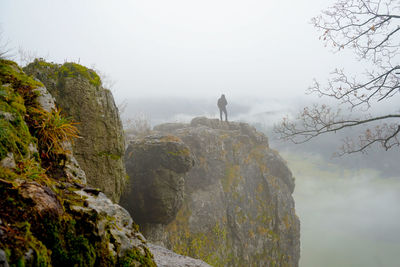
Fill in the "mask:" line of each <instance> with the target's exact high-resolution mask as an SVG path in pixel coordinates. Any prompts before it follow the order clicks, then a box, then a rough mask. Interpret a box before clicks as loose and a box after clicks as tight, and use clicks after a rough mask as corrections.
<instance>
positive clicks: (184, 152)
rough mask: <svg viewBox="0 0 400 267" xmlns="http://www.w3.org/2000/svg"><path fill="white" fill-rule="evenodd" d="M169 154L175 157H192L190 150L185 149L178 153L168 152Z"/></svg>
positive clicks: (177, 151)
mask: <svg viewBox="0 0 400 267" xmlns="http://www.w3.org/2000/svg"><path fill="white" fill-rule="evenodd" d="M167 154H169V155H171V156H174V157H188V156H189V155H190V150H189V149H188V148H186V147H185V148H182V149H180V150H176V151H167Z"/></svg>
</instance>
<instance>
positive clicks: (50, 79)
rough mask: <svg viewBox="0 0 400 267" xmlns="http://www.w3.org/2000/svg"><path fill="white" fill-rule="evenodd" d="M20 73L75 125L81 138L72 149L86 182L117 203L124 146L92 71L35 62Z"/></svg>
mask: <svg viewBox="0 0 400 267" xmlns="http://www.w3.org/2000/svg"><path fill="white" fill-rule="evenodd" d="M24 71H25V72H26V73H28V74H30V75H33V76H34V77H36V78H37V79H39V80H40V81H41V82H42V83H43V84H44V85H45V86H46V88H47V89H48V90H49V92H50V93H51V94H52V96H54V97H55V99H56V103H57V106H58V107H60V108H61V109H62V112H63V113H64V114H66V115H67V116H69V117H72V118H73V119H74V121H76V122H79V124H78V125H77V128H78V129H79V131H80V136H81V137H82V138H80V139H77V140H76V141H75V142H74V144H73V150H74V154H75V157H76V159H77V161H78V163H79V165H80V166H81V168H82V169H83V170H84V171H85V173H86V178H87V182H88V184H89V185H91V186H96V187H99V188H100V189H101V190H102V191H103V192H104V193H105V194H106V195H107V196H109V197H110V198H111V199H112V200H114V201H118V200H119V198H120V196H121V193H122V189H123V187H124V184H125V181H126V174H125V168H124V163H123V155H124V150H125V144H124V136H123V129H122V124H121V120H120V118H119V114H118V110H117V107H116V105H115V103H114V99H113V96H112V94H111V92H110V91H109V90H107V89H105V88H103V87H102V86H101V81H100V78H99V76H98V75H97V74H96V73H95V72H94V71H93V70H90V69H87V68H85V67H83V66H80V65H78V64H75V63H65V64H63V65H58V64H51V63H47V62H44V61H41V60H35V61H34V62H33V63H31V64H29V65H28V66H27V67H26V68H24ZM38 90H41V88H39V89H38ZM44 102H46V101H44Z"/></svg>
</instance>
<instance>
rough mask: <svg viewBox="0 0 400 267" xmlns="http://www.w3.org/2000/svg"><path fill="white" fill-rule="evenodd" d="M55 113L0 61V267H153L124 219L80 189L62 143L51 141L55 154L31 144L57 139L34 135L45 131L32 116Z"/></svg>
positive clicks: (30, 82) (35, 86)
mask: <svg viewBox="0 0 400 267" xmlns="http://www.w3.org/2000/svg"><path fill="white" fill-rule="evenodd" d="M54 108H55V106H54V102H53V101H51V96H50V95H49V94H48V93H47V91H46V88H45V87H44V86H43V84H41V83H40V82H38V81H35V80H34V79H32V78H31V77H29V76H27V75H26V74H25V73H24V72H23V71H22V70H21V69H20V68H19V67H18V65H17V64H16V63H14V62H12V61H8V60H2V59H0V111H1V114H3V115H1V116H0V162H2V164H0V266H8V265H10V266H155V263H154V261H153V256H152V255H151V253H150V251H149V249H148V247H147V245H146V240H145V239H144V237H143V236H142V235H141V234H140V232H139V230H138V226H137V225H136V224H135V223H134V222H133V221H132V219H131V217H130V215H129V213H128V212H127V211H126V210H125V209H123V208H122V207H121V206H119V205H117V204H113V203H112V201H111V200H110V199H109V198H107V197H106V196H105V195H104V194H102V193H101V192H99V190H97V189H95V188H91V187H87V186H86V184H85V173H84V171H83V170H82V169H81V168H80V166H79V164H78V163H77V161H76V160H75V158H74V156H73V153H72V152H73V151H72V149H70V148H69V146H70V145H71V144H70V143H69V142H68V140H64V139H57V138H54V139H53V140H54V142H62V146H63V148H64V149H61V150H57V151H56V152H57V153H56V152H54V151H51V150H52V148H53V149H54V146H53V147H52V146H48V147H47V146H43V145H42V146H40V145H38V144H39V143H40V142H41V143H40V144H44V143H43V138H44V137H45V136H53V137H54V135H55V134H54V133H55V132H56V130H55V129H54V127H44V128H40V129H41V130H43V129H44V130H43V131H41V132H40V133H43V135H40V134H38V133H39V132H38V131H37V127H38V125H42V123H47V125H51V124H50V123H49V122H48V121H47V120H45V119H43V118H42V117H41V116H40V115H38V114H45V112H49V111H51V110H52V109H54ZM4 114H6V116H4ZM7 114H11V115H10V116H8V115H7ZM46 116H51V117H50V118H51V119H53V120H57V121H58V122H61V123H62V125H63V126H65V125H66V124H67V123H65V120H60V119H59V117H57V116H55V115H54V113H49V114H47V115H46ZM46 118H47V117H46ZM38 122H40V123H38ZM52 144H54V143H52ZM51 152H53V153H54V154H51ZM11 155H13V156H11ZM4 159H6V160H8V161H13V164H8V163H7V164H6V163H4V161H3V160H4ZM44 164H46V165H44Z"/></svg>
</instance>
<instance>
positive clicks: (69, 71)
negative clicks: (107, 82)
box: [58, 62, 101, 87]
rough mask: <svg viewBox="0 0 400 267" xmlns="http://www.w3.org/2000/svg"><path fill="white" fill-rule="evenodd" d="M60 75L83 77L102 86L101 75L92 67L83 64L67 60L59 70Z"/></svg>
mask: <svg viewBox="0 0 400 267" xmlns="http://www.w3.org/2000/svg"><path fill="white" fill-rule="evenodd" d="M58 75H59V77H77V76H78V77H79V76H80V77H82V78H85V79H87V80H88V81H89V83H90V84H92V85H94V86H96V87H97V86H100V85H101V80H100V77H99V75H97V73H96V72H95V71H93V70H91V69H88V68H86V67H84V66H82V65H79V64H76V63H72V62H67V63H64V64H63V65H62V66H61V67H60V69H59V70H58Z"/></svg>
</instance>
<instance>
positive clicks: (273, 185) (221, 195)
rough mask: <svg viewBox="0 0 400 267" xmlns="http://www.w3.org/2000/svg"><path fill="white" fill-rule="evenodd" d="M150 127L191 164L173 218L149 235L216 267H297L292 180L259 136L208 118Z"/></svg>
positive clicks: (250, 129) (242, 125)
mask: <svg viewBox="0 0 400 267" xmlns="http://www.w3.org/2000/svg"><path fill="white" fill-rule="evenodd" d="M155 130H158V131H159V132H161V133H162V134H172V135H175V136H177V137H179V138H180V139H181V140H182V141H183V142H184V143H185V144H186V145H187V146H188V147H189V149H190V151H191V154H192V155H193V157H194V160H195V166H194V167H193V168H192V169H191V170H190V171H189V172H188V174H187V175H186V176H185V198H184V203H183V206H182V207H181V208H180V210H179V212H178V214H177V216H176V218H175V219H174V220H173V221H172V222H170V223H169V224H167V225H162V226H160V225H154V230H152V229H147V230H146V232H145V236H146V238H148V239H149V240H150V241H151V242H154V243H157V244H162V245H164V246H165V247H167V248H168V249H171V250H173V251H174V252H176V253H179V254H183V255H188V256H191V257H194V258H199V259H202V260H204V261H206V262H207V263H209V264H211V265H213V266H298V261H299V252H300V241H299V234H300V233H299V230H300V229H299V228H300V224H299V219H298V217H297V216H296V214H295V209H294V208H295V205H294V200H293V198H292V193H293V190H294V178H293V177H292V174H291V172H290V170H289V169H288V167H287V166H286V164H285V162H284V160H283V159H282V158H281V157H280V156H279V154H278V153H277V152H276V151H274V150H272V149H270V148H269V146H268V140H267V138H266V137H265V136H264V135H263V134H261V133H258V132H257V131H256V130H255V129H254V128H253V127H251V126H249V125H248V124H246V123H234V122H230V123H229V124H228V123H221V122H219V121H218V120H210V119H207V118H195V119H193V120H192V122H191V124H186V125H182V124H167V125H160V126H157V127H155ZM137 149H138V148H137ZM153 153H154V152H153ZM149 160H150V161H151V158H149ZM148 167H149V168H151V166H148ZM133 179H134V178H133ZM149 193H151V192H149ZM146 227H151V225H150V226H149V225H147V226H146ZM160 229H161V230H162V232H161V231H160Z"/></svg>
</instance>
